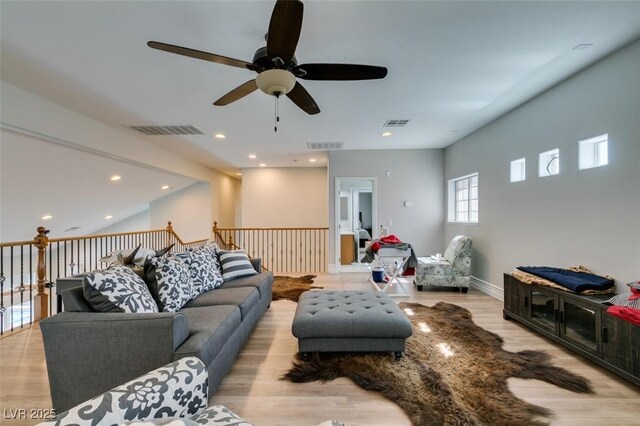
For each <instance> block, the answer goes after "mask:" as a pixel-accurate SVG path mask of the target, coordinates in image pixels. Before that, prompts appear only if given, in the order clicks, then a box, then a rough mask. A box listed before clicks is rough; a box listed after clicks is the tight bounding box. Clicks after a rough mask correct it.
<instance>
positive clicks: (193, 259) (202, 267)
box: [176, 247, 222, 296]
mask: <svg viewBox="0 0 640 426" xmlns="http://www.w3.org/2000/svg"><path fill="white" fill-rule="evenodd" d="M176 256H178V257H180V258H181V259H182V260H184V261H186V262H187V264H188V265H189V272H190V275H191V284H192V285H193V289H194V291H195V293H196V294H195V295H196V296H197V295H198V294H201V293H204V292H206V291H209V290H213V289H214V288H216V287H219V286H220V285H222V275H221V274H220V272H219V271H218V270H217V269H216V262H215V261H214V258H213V256H211V253H210V252H209V250H207V249H204V248H202V247H201V248H198V249H196V250H193V251H188V252H185V253H178V254H176Z"/></svg>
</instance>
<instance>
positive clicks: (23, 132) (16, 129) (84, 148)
mask: <svg viewBox="0 0 640 426" xmlns="http://www.w3.org/2000/svg"><path fill="white" fill-rule="evenodd" d="M0 129H4V130H7V131H9V132H13V133H18V134H20V135H25V136H29V137H32V138H35V139H40V140H43V141H46V142H51V143H53V144H56V145H60V146H64V147H67V148H71V149H75V150H78V151H82V152H86V153H89V154H93V155H97V156H99V157H103V158H110V159H112V160H116V161H121V162H123V163H127V164H131V165H134V166H137V167H143V168H145V169H149V170H153V171H156V172H162V173H167V174H172V175H176V176H181V177H188V178H190V179H193V180H195V181H199V180H198V179H196V178H194V177H191V176H187V175H184V174H180V173H176V172H173V171H171V170H166V169H163V168H160V167H156V166H152V165H151V164H146V163H141V162H140V161H136V160H132V159H131V158H126V157H121V156H119V155H115V154H110V153H108V152H105V151H100V150H98V149H94V148H90V147H88V146H84V145H80V144H78V143H75V142H70V141H68V140H65V139H60V138H56V137H55V136H49V135H45V134H44V133H39V132H34V131H33V130H29V129H24V128H22V127H17V126H14V125H12V124H7V123H4V122H0Z"/></svg>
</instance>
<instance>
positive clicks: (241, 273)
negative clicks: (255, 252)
mask: <svg viewBox="0 0 640 426" xmlns="http://www.w3.org/2000/svg"><path fill="white" fill-rule="evenodd" d="M218 256H219V257H220V266H222V279H223V280H225V281H229V280H233V279H235V278H240V277H247V276H249V275H255V274H257V272H256V270H255V269H253V265H251V262H250V261H249V256H247V253H245V252H244V251H243V250H220V251H219V252H218Z"/></svg>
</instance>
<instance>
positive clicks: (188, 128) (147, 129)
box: [127, 124, 204, 136]
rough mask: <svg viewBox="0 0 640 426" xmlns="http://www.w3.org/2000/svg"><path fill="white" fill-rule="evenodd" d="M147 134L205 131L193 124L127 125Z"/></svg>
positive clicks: (201, 132) (199, 133)
mask: <svg viewBox="0 0 640 426" xmlns="http://www.w3.org/2000/svg"><path fill="white" fill-rule="evenodd" d="M127 127H128V128H130V129H133V130H136V131H138V132H140V133H144V134H145V135H147V136H168V135H204V132H203V131H202V130H200V129H199V128H197V127H196V126H194V125H192V124H186V125H181V126H127Z"/></svg>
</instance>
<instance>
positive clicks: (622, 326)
mask: <svg viewBox="0 0 640 426" xmlns="http://www.w3.org/2000/svg"><path fill="white" fill-rule="evenodd" d="M629 326H633V324H631V323H628V322H626V321H623V320H621V319H619V318H617V317H615V316H613V315H611V314H608V313H606V312H603V313H602V359H604V360H605V361H606V362H608V363H609V364H611V365H614V366H616V367H618V368H620V369H622V370H625V371H629V372H631V371H632V368H633V366H634V364H633V351H635V350H636V348H635V347H634V345H632V344H631V342H632V340H631V331H632V330H631V327H629ZM636 342H637V340H636ZM636 364H637V361H636Z"/></svg>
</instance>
